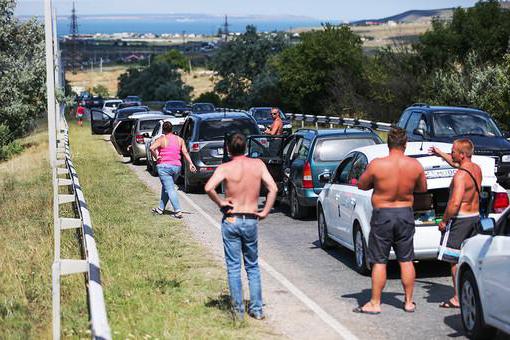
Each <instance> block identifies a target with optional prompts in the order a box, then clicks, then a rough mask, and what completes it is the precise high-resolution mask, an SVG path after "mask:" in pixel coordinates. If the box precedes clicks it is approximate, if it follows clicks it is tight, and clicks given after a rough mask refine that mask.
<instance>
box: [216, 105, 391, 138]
mask: <svg viewBox="0 0 510 340" xmlns="http://www.w3.org/2000/svg"><path fill="white" fill-rule="evenodd" d="M216 111H219V112H247V111H246V110H242V109H231V108H226V107H218V108H216ZM285 116H287V117H288V118H290V120H292V121H298V122H301V127H302V128H304V127H305V123H312V124H315V127H316V128H318V127H319V124H329V125H330V127H331V128H332V127H333V126H334V125H337V126H348V127H360V128H366V129H371V130H377V131H385V132H388V131H390V129H391V128H392V127H393V125H392V124H390V123H385V122H374V121H371V120H366V119H358V118H348V117H345V118H344V117H336V116H317V115H310V114H301V113H285Z"/></svg>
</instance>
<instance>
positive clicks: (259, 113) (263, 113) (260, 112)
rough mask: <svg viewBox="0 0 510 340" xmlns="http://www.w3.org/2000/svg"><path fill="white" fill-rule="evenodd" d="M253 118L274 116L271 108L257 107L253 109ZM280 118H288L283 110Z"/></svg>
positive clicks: (270, 117)
mask: <svg viewBox="0 0 510 340" xmlns="http://www.w3.org/2000/svg"><path fill="white" fill-rule="evenodd" d="M253 118H255V119H256V120H269V119H273V117H272V116H271V109H255V110H254V111H253ZM280 118H281V119H286V118H287V117H285V115H284V114H283V112H281V111H280Z"/></svg>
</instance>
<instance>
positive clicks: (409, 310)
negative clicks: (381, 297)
mask: <svg viewBox="0 0 510 340" xmlns="http://www.w3.org/2000/svg"><path fill="white" fill-rule="evenodd" d="M413 306H414V307H413V308H411V309H407V308H406V303H405V302H404V303H403V305H402V309H403V310H404V312H406V313H414V312H415V311H416V303H414V302H413Z"/></svg>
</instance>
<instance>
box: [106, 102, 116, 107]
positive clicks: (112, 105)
mask: <svg viewBox="0 0 510 340" xmlns="http://www.w3.org/2000/svg"><path fill="white" fill-rule="evenodd" d="M119 104H120V103H119V102H110V103H104V106H106V107H117V105H119Z"/></svg>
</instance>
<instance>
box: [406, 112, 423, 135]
mask: <svg viewBox="0 0 510 340" xmlns="http://www.w3.org/2000/svg"><path fill="white" fill-rule="evenodd" d="M421 121H423V122H424V121H425V117H423V114H422V113H421V112H413V113H412V114H411V117H410V118H409V121H408V122H407V124H406V131H407V133H408V134H412V133H413V130H414V129H416V128H418V126H419V125H420V122H421ZM422 126H423V123H422ZM425 131H426V130H425Z"/></svg>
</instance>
